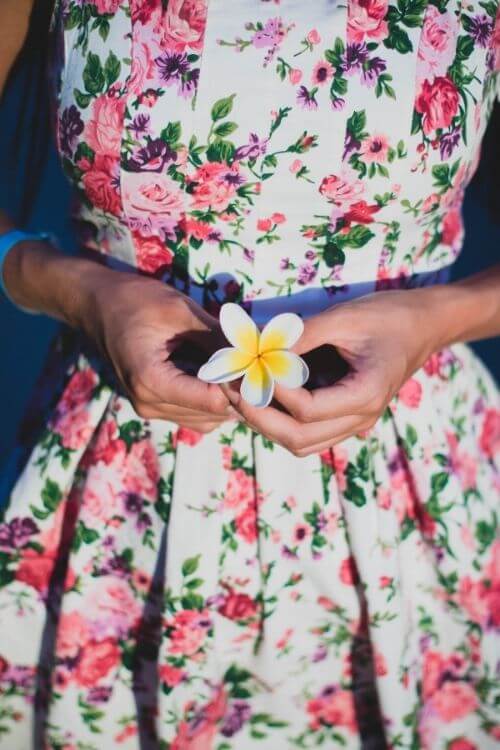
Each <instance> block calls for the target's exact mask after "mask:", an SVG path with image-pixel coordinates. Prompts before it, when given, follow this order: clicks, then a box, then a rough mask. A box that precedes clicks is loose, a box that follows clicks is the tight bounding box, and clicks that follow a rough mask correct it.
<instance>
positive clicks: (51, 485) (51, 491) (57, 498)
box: [41, 479, 62, 513]
mask: <svg viewBox="0 0 500 750" xmlns="http://www.w3.org/2000/svg"><path fill="white" fill-rule="evenodd" d="M41 497H42V502H43V504H44V507H45V508H46V509H47V510H48V511H51V512H52V513H53V512H54V511H55V510H56V509H57V506H58V505H59V503H60V502H61V500H62V492H61V489H60V487H59V485H58V484H57V482H54V481H52V479H46V480H45V486H44V488H43V490H42V492H41Z"/></svg>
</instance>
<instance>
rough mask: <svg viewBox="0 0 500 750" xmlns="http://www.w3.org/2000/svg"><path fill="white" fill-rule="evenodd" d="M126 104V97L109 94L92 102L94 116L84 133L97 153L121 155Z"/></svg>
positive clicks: (116, 156)
mask: <svg viewBox="0 0 500 750" xmlns="http://www.w3.org/2000/svg"><path fill="white" fill-rule="evenodd" d="M125 104H126V102H125V99H123V98H120V97H114V96H109V95H108V94H102V95H101V96H98V97H97V99H94V101H93V102H92V116H91V118H90V120H89V121H88V122H87V124H86V125H85V130H84V132H83V135H84V138H85V140H86V142H87V143H88V145H89V146H90V148H91V149H92V150H93V151H95V152H96V154H99V155H101V156H112V157H114V158H118V157H119V154H120V144H121V138H122V128H123V116H124V113H125Z"/></svg>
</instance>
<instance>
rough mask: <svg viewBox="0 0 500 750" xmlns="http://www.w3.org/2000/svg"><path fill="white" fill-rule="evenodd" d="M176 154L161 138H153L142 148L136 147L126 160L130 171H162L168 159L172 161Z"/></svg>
mask: <svg viewBox="0 0 500 750" xmlns="http://www.w3.org/2000/svg"><path fill="white" fill-rule="evenodd" d="M176 156H177V154H176V152H175V151H173V150H172V149H171V148H170V146H168V145H167V144H166V143H165V141H162V139H161V138H155V139H154V140H152V141H150V142H149V143H148V144H147V145H146V146H144V148H140V149H138V150H137V151H136V152H135V153H134V154H133V156H132V157H131V158H130V159H129V160H128V161H127V162H126V166H127V169H128V170H129V171H131V172H163V170H164V167H165V164H166V163H167V162H168V161H174V159H175V158H176Z"/></svg>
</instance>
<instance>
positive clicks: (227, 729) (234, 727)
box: [221, 700, 252, 737]
mask: <svg viewBox="0 0 500 750" xmlns="http://www.w3.org/2000/svg"><path fill="white" fill-rule="evenodd" d="M251 715H252V710H251V708H250V706H249V705H248V703H247V702H246V701H241V700H239V701H234V702H233V703H232V704H231V707H230V709H229V711H228V712H227V714H226V716H225V717H224V723H223V725H222V728H221V734H222V735H223V736H224V737H232V736H233V734H236V732H239V731H240V729H241V727H242V726H243V724H245V722H247V721H248V720H249V719H250V717H251Z"/></svg>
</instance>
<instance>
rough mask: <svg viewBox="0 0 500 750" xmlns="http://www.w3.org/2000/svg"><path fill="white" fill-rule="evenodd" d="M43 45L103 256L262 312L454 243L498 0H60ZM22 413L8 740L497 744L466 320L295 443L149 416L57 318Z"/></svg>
mask: <svg viewBox="0 0 500 750" xmlns="http://www.w3.org/2000/svg"><path fill="white" fill-rule="evenodd" d="M51 48H52V50H53V59H52V67H51V72H52V91H53V100H54V129H55V134H56V140H57V146H58V150H59V153H60V157H61V161H62V164H63V167H64V170H65V173H66V174H67V176H68V179H69V180H70V182H71V184H72V186H73V189H74V195H75V202H74V209H73V216H74V219H75V226H76V228H77V231H78V237H79V240H80V243H81V246H82V248H86V249H87V250H88V251H89V252H90V253H94V254H95V255H96V257H100V258H101V259H102V260H103V261H104V262H106V263H110V264H117V265H119V266H121V265H122V264H125V267H132V269H129V270H133V269H134V268H137V269H140V270H141V271H142V272H144V273H148V274H150V275H152V276H155V277H157V278H162V279H164V280H165V282H167V283H171V284H175V285H176V286H177V287H178V288H180V289H182V290H183V291H184V292H186V293H187V294H189V295H191V296H192V297H193V298H195V299H196V300H197V301H198V302H199V303H200V304H203V305H204V306H205V308H206V309H207V310H209V311H210V312H212V313H213V314H214V315H215V314H217V312H218V309H219V307H220V305H221V304H222V303H223V302H225V301H232V302H237V303H239V304H242V305H244V306H245V308H246V309H247V310H248V311H249V312H250V314H251V315H253V316H254V317H255V319H256V320H258V321H259V322H263V321H264V320H265V319H267V318H268V317H269V315H270V314H273V313H274V312H276V311H279V310H294V311H296V312H299V313H300V314H302V315H304V316H307V315H309V314H311V313H314V312H315V311H317V310H319V309H322V308H325V307H328V306H330V305H333V304H337V303H338V302H339V301H342V300H344V299H349V298H351V297H354V296H358V295H360V294H363V293H365V292H367V291H376V290H378V289H385V288H391V287H393V286H395V287H403V288H404V287H408V286H413V285H415V284H420V283H427V281H429V280H430V281H432V280H433V279H434V278H442V275H443V274H445V273H446V269H447V268H448V267H449V266H450V264H451V263H452V262H453V261H454V259H455V257H456V256H457V254H458V253H459V251H460V248H461V245H462V241H463V227H462V219H461V204H462V199H463V193H464V189H465V187H466V185H467V184H468V182H469V181H470V179H471V177H472V174H473V173H474V170H475V168H476V166H477V163H478V160H479V152H480V145H481V140H482V137H483V134H484V131H485V128H486V125H487V122H488V119H489V116H490V113H491V109H492V106H493V102H494V100H495V98H496V97H497V95H498V94H497V92H498V91H499V90H500V86H499V83H498V79H499V78H500V76H499V75H498V74H497V70H498V69H499V68H500V20H499V12H498V2H497V0H338V1H337V0H309V1H308V2H305V1H304V0H163V1H162V0H60V1H59V2H57V3H56V7H55V10H54V14H53V23H52V28H51ZM228 425H229V426H228ZM35 433H36V435H37V438H36V441H35V442H34V441H33V439H31V440H30V438H29V437H28V438H26V436H30V435H33V434H35ZM20 441H21V447H22V448H23V451H22V452H21V454H20V455H22V456H23V458H22V459H21V458H20V460H19V472H18V477H17V480H16V482H15V483H14V487H13V489H12V492H11V493H10V496H9V497H7V498H4V500H5V502H6V504H5V514H4V518H3V523H1V524H0V748H2V750H4V749H5V750H27V749H28V748H31V747H33V748H36V750H41V749H42V748H44V749H45V748H47V749H50V750H111V749H112V748H121V747H123V748H124V749H126V750H138V749H139V748H159V749H161V750H251V749H252V748H262V750H289V749H291V748H297V749H299V750H309V749H310V748H323V749H324V750H327V749H328V750H329V749H330V748H336V747H339V748H370V749H378V748H404V749H405V750H418V748H423V749H424V750H488V748H494V747H496V746H497V743H498V741H499V739H500V715H499V701H500V668H499V664H498V656H499V639H498V633H499V627H500V540H499V538H498V528H497V526H498V510H497V508H498V498H499V488H500V479H499V475H498V468H499V464H498V452H499V448H500V410H499V400H498V393H497V390H496V387H495V384H494V383H493V381H492V378H491V376H490V375H489V373H488V372H487V371H486V370H485V368H484V367H483V366H482V364H481V363H480V362H479V361H478V360H477V359H476V358H475V356H474V355H473V353H472V352H471V350H470V349H469V348H468V347H466V346H463V345H457V346H453V347H451V348H448V349H445V350H443V351H440V352H438V353H436V354H435V355H433V356H432V357H431V358H430V359H429V360H428V362H426V364H425V366H424V367H422V369H420V370H419V371H418V372H416V373H415V374H414V376H413V377H412V378H411V379H410V380H409V381H408V382H407V383H406V384H405V385H404V386H403V387H402V389H401V390H400V392H399V393H398V395H397V396H396V397H395V398H394V399H393V400H392V402H391V404H390V406H389V408H388V409H387V410H386V412H385V414H384V415H383V417H382V418H381V419H380V420H379V421H378V423H377V424H376V425H375V427H374V428H373V429H372V430H370V431H369V432H368V433H367V434H365V435H362V436H357V437H352V438H350V439H348V440H346V441H345V442H343V443H342V444H340V445H339V446H336V447H335V448H334V449H332V450H326V451H324V452H322V453H321V454H318V455H314V456H310V457H308V458H297V457H295V456H293V455H292V454H291V453H289V452H287V451H286V450H285V449H283V448H281V447H280V446H278V445H275V444H273V443H271V442H269V441H267V440H265V439H263V438H262V437H261V436H260V435H258V434H255V433H253V432H252V431H251V430H250V429H249V428H248V427H246V426H245V425H244V424H241V423H228V424H227V425H225V426H223V427H221V428H220V429H218V430H216V431H215V432H213V433H211V434H209V435H205V436H203V435H201V434H198V433H196V432H193V431H190V430H187V429H183V428H179V427H178V426H177V425H175V424H173V423H169V422H165V421H160V420H150V421H147V420H144V419H140V418H139V417H138V416H137V414H136V413H135V412H134V410H133V408H132V406H131V404H130V402H129V401H128V400H127V398H126V397H125V396H124V395H123V393H122V392H121V391H120V389H119V388H118V386H117V385H116V383H115V380H114V377H113V374H112V373H111V372H110V371H109V367H108V366H107V365H106V363H104V362H102V361H101V360H100V359H99V357H98V356H97V355H96V353H95V352H94V351H93V350H92V348H91V346H90V344H89V343H88V342H86V341H84V339H83V337H82V336H80V335H76V334H75V333H73V332H70V331H67V330H65V329H63V330H61V332H60V334H59V335H58V337H57V338H56V340H55V341H54V345H53V349H52V353H51V356H50V358H49V360H48V362H47V366H46V368H45V371H44V373H43V375H42V377H41V379H40V383H39V387H38V390H37V392H36V394H35V396H34V402H33V405H32V407H31V408H30V410H29V411H28V414H27V417H26V422H25V425H24V428H23V432H22V434H21V436H20Z"/></svg>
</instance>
